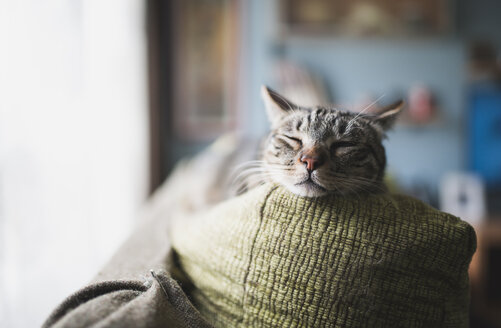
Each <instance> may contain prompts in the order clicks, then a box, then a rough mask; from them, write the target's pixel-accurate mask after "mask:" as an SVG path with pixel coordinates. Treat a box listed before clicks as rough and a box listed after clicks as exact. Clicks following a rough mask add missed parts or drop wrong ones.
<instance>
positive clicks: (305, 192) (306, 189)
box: [286, 180, 327, 197]
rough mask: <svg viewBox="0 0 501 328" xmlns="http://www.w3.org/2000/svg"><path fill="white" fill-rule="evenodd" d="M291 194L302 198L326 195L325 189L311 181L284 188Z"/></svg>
mask: <svg viewBox="0 0 501 328" xmlns="http://www.w3.org/2000/svg"><path fill="white" fill-rule="evenodd" d="M286 187H287V189H289V190H290V191H291V192H293V193H294V194H296V195H299V196H303V197H320V196H324V195H326V194H327V189H325V188H324V187H322V186H320V185H318V184H316V183H315V182H313V181H311V180H307V181H303V182H301V183H297V184H294V185H290V186H286Z"/></svg>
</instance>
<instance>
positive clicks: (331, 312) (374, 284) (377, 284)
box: [171, 185, 476, 327]
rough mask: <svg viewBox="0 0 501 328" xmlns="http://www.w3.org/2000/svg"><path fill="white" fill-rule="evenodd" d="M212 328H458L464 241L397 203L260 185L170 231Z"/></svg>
mask: <svg viewBox="0 0 501 328" xmlns="http://www.w3.org/2000/svg"><path fill="white" fill-rule="evenodd" d="M171 238H172V242H173V246H174V249H175V251H176V253H177V255H178V260H179V261H178V262H179V265H180V267H181V270H182V271H183V272H184V274H185V275H186V277H187V278H188V279H189V280H190V281H191V282H192V283H193V285H194V289H193V290H192V292H191V297H192V299H193V301H194V303H195V305H196V306H197V307H198V309H199V310H200V312H201V313H202V315H203V316H205V317H206V318H207V319H208V320H209V321H211V322H212V323H213V324H214V325H215V326H216V327H289V326H294V327H296V326H301V327H464V326H467V325H468V302H469V297H468V293H469V291H468V271H467V270H468V264H469V262H470V260H471V257H472V254H473V253H474V251H475V245H476V241H475V232H474V230H473V229H472V227H471V226H469V225H468V224H467V223H465V222H463V221H461V220H459V219H458V218H456V217H454V216H452V215H449V214H446V213H442V212H439V211H437V210H435V209H433V208H431V207H429V206H427V205H425V204H423V203H421V202H420V201H417V200H415V199H412V198H410V197H406V196H394V195H367V196H358V197H352V198H343V197H337V196H329V197H324V198H318V199H310V198H303V197H299V196H296V195H294V194H291V193H289V192H288V191H286V190H285V189H283V188H282V187H276V186H271V185H265V186H262V187H259V188H257V189H254V190H252V191H251V192H248V193H246V194H244V195H242V196H240V197H237V198H234V199H231V200H229V201H226V202H224V203H222V204H220V205H218V206H216V207H215V208H212V209H211V210H209V211H208V212H206V213H203V214H199V215H198V216H196V217H194V218H191V219H189V220H188V219H185V220H179V221H178V222H177V223H176V224H175V225H174V226H173V230H172V235H171Z"/></svg>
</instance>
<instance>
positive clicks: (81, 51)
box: [0, 0, 148, 327]
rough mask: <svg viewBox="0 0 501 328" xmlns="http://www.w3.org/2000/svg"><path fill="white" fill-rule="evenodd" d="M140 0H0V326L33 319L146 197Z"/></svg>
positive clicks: (109, 245) (88, 267) (71, 284)
mask: <svg viewBox="0 0 501 328" xmlns="http://www.w3.org/2000/svg"><path fill="white" fill-rule="evenodd" d="M144 16H145V15H144V2H143V1H141V0H0V326H1V327H37V326H40V325H41V323H42V321H43V320H44V319H45V318H46V317H47V316H48V314H49V312H50V311H51V310H52V309H53V308H54V307H55V306H56V305H57V304H58V303H59V302H60V301H61V300H62V299H63V298H64V297H65V296H67V295H68V294H69V293H71V292H73V291H75V290H76V289H78V288H79V287H81V286H82V285H83V284H85V283H86V282H87V281H88V280H89V279H91V278H92V277H93V275H94V274H95V273H96V272H97V270H98V268H99V267H100V266H102V265H103V264H104V262H105V261H106V260H107V259H108V258H109V256H110V255H111V254H112V252H113V251H114V249H115V248H116V247H117V246H118V245H119V244H120V243H121V242H122V241H123V240H124V238H125V237H126V236H127V234H128V233H129V232H130V230H131V228H132V226H133V224H134V218H135V216H136V214H137V211H138V208H139V207H140V206H141V204H142V202H143V201H144V199H145V197H146V193H147V181H148V179H147V167H148V163H147V159H148V153H147V149H148V147H147V142H148V141H147V98H146V97H147V90H146V54H145V49H146V47H145V42H146V38H145V22H144Z"/></svg>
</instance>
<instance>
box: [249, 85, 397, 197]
mask: <svg viewBox="0 0 501 328" xmlns="http://www.w3.org/2000/svg"><path fill="white" fill-rule="evenodd" d="M262 96H263V99H264V102H265V105H266V111H267V114H268V118H269V120H270V122H271V132H270V134H269V136H268V138H267V139H266V142H265V144H264V147H263V155H262V161H258V162H256V163H254V164H255V165H257V166H259V168H257V167H255V168H254V171H258V172H260V173H261V178H262V179H263V180H268V181H269V180H271V181H274V182H276V183H279V184H281V185H283V186H285V187H286V188H287V189H289V190H290V191H291V192H293V193H295V194H297V195H301V196H306V197H318V196H322V195H325V194H330V193H335V194H341V195H347V194H353V193H355V194H360V193H364V192H380V191H384V190H385V187H384V184H383V182H382V180H383V175H384V171H385V166H386V154H385V150H384V147H383V145H382V140H383V139H384V138H385V132H386V131H387V130H388V129H389V128H390V127H391V126H392V125H393V123H394V122H395V119H396V117H397V115H398V114H399V112H400V110H401V108H402V105H403V102H402V101H399V102H397V103H395V104H393V105H391V106H388V107H386V108H383V109H382V110H380V111H379V112H378V113H377V114H371V115H369V114H364V111H361V112H360V113H353V112H348V111H341V110H338V109H335V108H330V107H323V106H317V107H311V108H305V107H299V106H296V105H294V104H293V103H292V102H290V101H288V100H287V99H285V98H284V97H282V96H281V95H279V94H278V93H277V92H275V91H273V90H271V89H270V88H268V87H265V86H263V87H262Z"/></svg>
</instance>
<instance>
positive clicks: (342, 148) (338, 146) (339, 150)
mask: <svg viewBox="0 0 501 328" xmlns="http://www.w3.org/2000/svg"><path fill="white" fill-rule="evenodd" d="M356 146H357V145H356V144H355V143H353V142H350V141H336V142H333V143H332V144H331V145H330V150H331V153H332V154H333V155H334V156H342V155H345V154H347V153H349V152H351V151H352V150H354V149H355V147H356Z"/></svg>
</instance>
